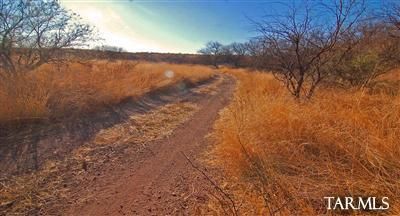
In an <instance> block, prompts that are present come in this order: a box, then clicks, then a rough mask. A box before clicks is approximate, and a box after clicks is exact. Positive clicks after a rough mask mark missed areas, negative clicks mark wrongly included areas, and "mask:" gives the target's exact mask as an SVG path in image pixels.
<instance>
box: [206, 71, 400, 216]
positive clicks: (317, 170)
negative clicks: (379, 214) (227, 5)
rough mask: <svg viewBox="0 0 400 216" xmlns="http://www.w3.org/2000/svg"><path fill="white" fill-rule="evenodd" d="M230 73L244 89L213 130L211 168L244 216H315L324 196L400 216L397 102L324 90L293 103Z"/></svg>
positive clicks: (272, 83)
mask: <svg viewBox="0 0 400 216" xmlns="http://www.w3.org/2000/svg"><path fill="white" fill-rule="evenodd" d="M225 72H227V73H229V74H232V75H233V76H235V77H236V78H237V79H238V87H237V90H236V93H235V96H234V99H233V101H232V102H231V104H230V105H229V107H227V108H226V109H225V110H224V111H223V112H222V114H221V117H220V119H219V120H218V121H217V122H216V124H215V132H214V134H213V138H214V139H215V147H213V149H212V151H211V155H212V156H213V159H212V160H211V161H210V163H211V164H212V165H213V166H216V167H219V168H222V169H223V170H224V171H225V172H226V174H227V180H226V182H225V183H224V185H225V188H228V190H229V191H233V194H234V199H235V200H236V202H237V203H238V206H240V207H239V211H240V212H241V213H242V214H243V215H259V214H275V213H281V214H282V215H294V214H296V215H299V214H300V215H316V214H320V213H324V212H325V211H326V204H325V202H326V201H325V200H324V199H323V197H325V196H336V197H337V196H353V197H357V196H367V195H368V196H376V197H383V196H387V197H389V200H390V214H394V215H398V214H400V203H398V202H397V201H398V200H399V194H400V181H399V179H400V157H399V155H400V145H399V140H400V96H399V95H397V94H393V91H389V92H391V93H390V94H388V91H377V92H378V93H371V92H370V91H356V90H346V91H345V90H338V89H327V88H321V89H319V90H318V91H317V94H316V95H315V97H314V98H313V99H312V100H311V101H295V100H294V99H293V98H292V97H291V96H290V95H289V94H288V93H287V91H286V89H285V88H284V87H283V86H282V85H281V84H280V83H279V82H278V81H276V80H275V79H274V78H273V77H272V75H270V74H266V73H257V72H251V73H250V72H248V71H245V70H234V71H233V70H226V71H225ZM390 77H391V78H393V77H398V75H395V74H394V75H391V76H390ZM397 92H398V91H397ZM216 206H218V205H217V204H216ZM348 213H349V212H348ZM350 213H351V212H350ZM353 213H357V212H353ZM364 213H365V212H364ZM386 213H388V212H386Z"/></svg>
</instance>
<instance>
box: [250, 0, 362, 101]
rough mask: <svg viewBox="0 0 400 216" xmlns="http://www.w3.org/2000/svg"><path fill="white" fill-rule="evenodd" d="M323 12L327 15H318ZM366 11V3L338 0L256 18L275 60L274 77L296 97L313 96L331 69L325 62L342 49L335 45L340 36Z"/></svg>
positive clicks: (258, 27)
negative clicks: (274, 17) (265, 18)
mask: <svg viewBox="0 0 400 216" xmlns="http://www.w3.org/2000/svg"><path fill="white" fill-rule="evenodd" d="M321 12H324V17H325V18H326V19H324V20H321V19H317V18H316V15H317V14H318V13H321ZM363 12H364V7H363V4H361V3H359V2H358V1H355V0H349V1H346V0H338V1H333V2H330V3H327V4H324V3H319V4H317V5H306V6H304V8H298V7H295V6H293V7H289V12H288V14H287V15H285V16H283V17H281V18H276V19H275V20H274V21H271V20H265V21H261V22H256V26H257V30H258V31H259V33H260V34H261V36H260V39H261V40H262V41H264V42H265V44H266V49H267V52H268V53H269V54H270V55H271V56H272V57H273V59H274V61H275V62H276V63H275V64H274V68H275V69H276V70H275V71H276V73H274V75H275V77H276V78H277V79H278V80H280V81H282V82H283V83H284V84H285V85H286V87H287V89H288V90H289V91H290V92H291V93H292V94H293V95H294V96H295V97H296V98H300V97H301V96H303V95H305V96H306V97H308V98H310V97H311V96H312V95H313V93H314V90H315V88H316V87H317V85H318V84H319V83H320V82H321V80H322V79H324V78H325V77H326V76H327V74H328V73H329V71H328V70H326V69H327V68H326V67H325V66H326V65H327V64H328V63H329V62H330V60H331V58H332V56H333V55H338V52H340V51H341V50H338V49H336V48H337V47H338V44H339V43H340V41H341V39H342V38H343V37H345V36H346V35H348V34H351V30H352V28H353V26H355V25H356V24H357V23H358V21H359V19H360V17H361V16H362V14H363ZM348 45H350V44H348ZM339 60H340V58H339Z"/></svg>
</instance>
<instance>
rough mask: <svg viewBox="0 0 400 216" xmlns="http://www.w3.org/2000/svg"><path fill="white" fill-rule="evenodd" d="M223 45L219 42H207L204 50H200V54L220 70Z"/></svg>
mask: <svg viewBox="0 0 400 216" xmlns="http://www.w3.org/2000/svg"><path fill="white" fill-rule="evenodd" d="M223 47H224V46H223V45H222V44H221V43H219V42H217V41H210V42H207V44H206V46H205V47H204V48H203V49H200V50H199V51H198V53H200V54H203V55H205V56H206V57H207V58H208V60H209V61H210V63H211V64H212V65H214V66H215V67H216V68H218V64H219V62H220V60H221V58H222V55H223Z"/></svg>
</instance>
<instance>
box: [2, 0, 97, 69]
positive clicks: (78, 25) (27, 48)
mask: <svg viewBox="0 0 400 216" xmlns="http://www.w3.org/2000/svg"><path fill="white" fill-rule="evenodd" d="M92 33H93V29H92V28H91V27H90V26H89V25H86V24H82V22H81V21H80V17H79V16H77V15H76V14H74V13H71V12H69V11H67V10H66V9H64V8H63V7H61V6H60V4H59V3H58V1H57V0H46V1H45V0H13V1H10V0H0V70H1V71H2V72H3V73H4V72H5V74H9V75H10V74H15V73H16V72H26V71H31V70H33V69H35V68H37V67H39V66H40V65H42V64H44V63H48V62H53V61H58V60H60V59H61V56H62V53H61V52H60V50H61V49H62V48H69V47H81V46H83V45H84V44H85V43H86V42H88V40H90V39H91V38H92V37H91V36H92Z"/></svg>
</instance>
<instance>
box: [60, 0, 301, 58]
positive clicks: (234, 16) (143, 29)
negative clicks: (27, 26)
mask: <svg viewBox="0 0 400 216" xmlns="http://www.w3.org/2000/svg"><path fill="white" fill-rule="evenodd" d="M282 2H284V3H287V2H288V1H285V0H263V1H254V0H248V1H238V0H214V1H212V0H197V1H194V0H192V1H189V0H186V1H185V0H170V1H167V0H147V1H145V0H131V1H129V0H115V1H112V0H86V1H85V0H61V4H62V5H64V6H65V7H66V8H68V9H70V10H72V11H74V12H76V13H78V14H80V15H81V16H82V18H83V19H84V20H85V21H86V22H89V23H90V24H92V25H94V26H96V27H97V29H98V31H99V34H100V36H101V37H102V38H104V42H103V43H104V44H108V45H115V46H119V47H123V48H124V49H126V50H128V51H131V52H141V51H148V52H174V53H195V52H196V51H197V50H198V49H200V48H201V47H202V46H203V45H204V44H205V43H206V42H207V41H210V40H217V41H220V42H221V43H224V44H227V43H231V42H234V41H237V42H243V41H246V40H248V39H249V38H251V37H253V36H255V32H254V31H253V27H252V25H251V22H249V19H248V17H250V18H252V19H260V18H261V17H263V16H264V15H274V14H279V13H280V12H282V10H284V7H283V6H282ZM291 2H293V1H291Z"/></svg>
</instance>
